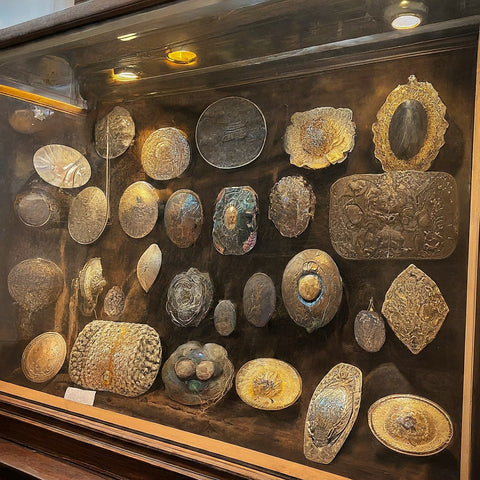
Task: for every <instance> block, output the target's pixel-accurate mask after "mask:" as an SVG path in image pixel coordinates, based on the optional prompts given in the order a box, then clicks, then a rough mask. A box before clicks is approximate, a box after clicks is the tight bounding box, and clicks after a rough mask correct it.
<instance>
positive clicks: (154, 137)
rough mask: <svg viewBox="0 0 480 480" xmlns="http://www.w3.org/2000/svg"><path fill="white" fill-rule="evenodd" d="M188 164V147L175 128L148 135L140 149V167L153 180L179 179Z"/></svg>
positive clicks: (180, 132) (185, 138) (185, 139)
mask: <svg viewBox="0 0 480 480" xmlns="http://www.w3.org/2000/svg"><path fill="white" fill-rule="evenodd" d="M189 164H190V145H189V144H188V140H187V137H186V135H185V134H184V133H183V132H182V131H181V130H178V129H177V128H173V127H167V128H159V129H158V130H155V131H154V132H153V133H151V134H150V135H149V137H148V138H147V139H146V140H145V143H144V144H143V147H142V165H143V169H144V170H145V172H146V174H147V175H148V176H149V177H151V178H154V179H155V180H170V179H172V178H176V177H179V176H180V175H181V174H182V173H183V172H184V171H185V170H186V169H187V167H188V165H189Z"/></svg>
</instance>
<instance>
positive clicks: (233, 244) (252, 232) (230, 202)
mask: <svg viewBox="0 0 480 480" xmlns="http://www.w3.org/2000/svg"><path fill="white" fill-rule="evenodd" d="M257 214H258V197H257V194H256V192H255V190H254V189H253V188H252V187H226V188H224V189H222V190H221V191H220V193H219V194H218V196H217V200H216V203H215V213H214V215H213V231H212V236H213V245H214V246H215V248H216V250H217V251H218V252H220V253H221V254H222V255H244V254H245V253H247V252H249V251H250V250H251V249H252V248H253V247H254V246H255V243H256V242H257Z"/></svg>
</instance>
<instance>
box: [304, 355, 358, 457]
mask: <svg viewBox="0 0 480 480" xmlns="http://www.w3.org/2000/svg"><path fill="white" fill-rule="evenodd" d="M361 398H362V372H361V371H360V370H359V369H358V368H357V367H354V366H353V365H349V364H348V363H339V364H338V365H336V366H335V367H333V368H332V369H331V370H330V371H329V372H328V373H327V374H326V375H325V377H323V379H322V381H321V382H320V383H319V384H318V386H317V388H316V389H315V391H314V392H313V395H312V399H311V400H310V405H309V407H308V412H307V418H306V420H305V434H304V444H303V451H304V454H305V457H306V458H307V459H308V460H312V461H314V462H319V463H324V464H327V463H330V462H331V461H332V460H333V459H334V458H335V456H336V455H337V453H338V452H339V450H340V449H341V448H342V445H343V444H344V443H345V440H346V439H347V437H348V435H349V433H350V431H351V430H352V428H353V424H354V423H355V420H356V419H357V415H358V411H359V409H360V401H361Z"/></svg>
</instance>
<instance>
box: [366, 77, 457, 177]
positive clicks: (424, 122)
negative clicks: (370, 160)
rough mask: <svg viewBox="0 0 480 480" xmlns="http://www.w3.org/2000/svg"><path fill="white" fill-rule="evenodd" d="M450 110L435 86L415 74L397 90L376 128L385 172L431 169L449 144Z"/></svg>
mask: <svg viewBox="0 0 480 480" xmlns="http://www.w3.org/2000/svg"><path fill="white" fill-rule="evenodd" d="M446 111H447V108H446V107H445V105H444V104H443V102H442V101H441V100H440V97H439V96H438V93H437V91H436V90H435V89H434V88H433V86H432V84H431V83H428V82H419V81H418V80H417V79H416V78H415V75H411V76H410V77H409V78H408V84H406V85H399V86H398V87H397V88H395V90H393V91H392V92H391V93H390V94H389V95H388V97H387V99H386V100H385V103H384V104H383V105H382V108H380V110H379V111H378V113H377V122H376V123H374V124H373V126H372V130H373V142H374V143H375V156H376V157H377V158H378V160H380V162H381V164H382V167H383V169H384V170H385V171H392V170H393V171H395V170H421V171H425V170H428V169H429V168H430V165H431V164H432V162H433V160H435V157H436V156H437V155H438V152H439V150H440V148H441V147H442V146H443V144H444V143H445V140H444V135H445V131H446V130H447V128H448V123H447V121H446V120H445V113H446Z"/></svg>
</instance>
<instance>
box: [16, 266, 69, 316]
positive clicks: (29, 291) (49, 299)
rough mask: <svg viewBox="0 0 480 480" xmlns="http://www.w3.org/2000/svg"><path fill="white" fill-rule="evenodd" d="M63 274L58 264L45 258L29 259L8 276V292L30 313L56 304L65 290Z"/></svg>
mask: <svg viewBox="0 0 480 480" xmlns="http://www.w3.org/2000/svg"><path fill="white" fill-rule="evenodd" d="M63 282H64V280H63V273H62V271H61V270H60V268H59V267H58V265H57V264H55V263H54V262H52V261H51V260H46V259H44V258H29V259H28V260H24V261H23V262H20V263H18V264H17V265H15V266H14V267H13V268H12V269H11V270H10V273H9V274H8V292H9V293H10V295H11V297H12V298H13V299H14V300H15V301H16V302H17V303H18V304H19V305H21V306H22V307H23V308H24V309H25V310H27V311H29V312H36V311H38V310H41V309H42V308H45V307H47V306H48V305H51V304H52V303H55V302H56V301H57V299H58V297H59V296H60V294H61V293H62V290H63Z"/></svg>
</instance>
